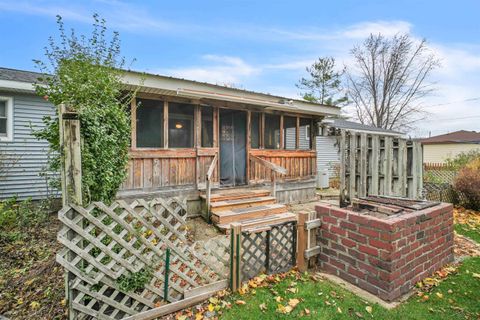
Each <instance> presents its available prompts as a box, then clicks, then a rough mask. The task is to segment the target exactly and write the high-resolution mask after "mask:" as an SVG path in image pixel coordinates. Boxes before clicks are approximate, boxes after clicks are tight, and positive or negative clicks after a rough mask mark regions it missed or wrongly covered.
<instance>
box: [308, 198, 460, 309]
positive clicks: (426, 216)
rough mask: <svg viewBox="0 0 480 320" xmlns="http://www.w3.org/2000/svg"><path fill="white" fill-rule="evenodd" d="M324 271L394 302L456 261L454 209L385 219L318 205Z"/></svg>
mask: <svg viewBox="0 0 480 320" xmlns="http://www.w3.org/2000/svg"><path fill="white" fill-rule="evenodd" d="M316 211H317V214H318V217H319V218H320V219H321V221H322V226H321V228H320V232H319V233H318V237H319V243H320V244H321V246H322V253H321V254H320V255H319V256H318V262H319V264H320V267H321V268H322V269H323V270H324V271H325V272H327V273H331V274H334V275H336V276H338V277H340V278H342V279H344V280H346V281H348V282H350V283H352V284H355V285H357V286H359V287H360V288H362V289H364V290H367V291H368V292H370V293H373V294H375V295H377V296H379V297H380V298H382V299H384V300H387V301H392V300H395V299H397V298H398V297H400V296H401V295H402V294H405V293H406V292H408V291H409V290H410V289H411V288H412V287H413V286H414V285H415V284H416V283H417V282H418V281H420V280H422V279H423V278H425V277H428V276H429V275H431V274H433V273H434V272H435V271H436V270H438V269H439V268H441V267H442V266H443V265H445V264H447V263H449V262H452V261H453V207H452V205H451V204H446V203H442V204H440V205H437V206H435V207H432V208H427V209H424V210H420V211H414V212H411V213H406V214H403V215H401V216H398V217H393V218H387V219H380V218H377V217H372V216H369V215H365V214H360V213H357V212H354V211H351V210H348V209H341V208H338V207H335V206H331V205H328V204H319V205H317V206H316Z"/></svg>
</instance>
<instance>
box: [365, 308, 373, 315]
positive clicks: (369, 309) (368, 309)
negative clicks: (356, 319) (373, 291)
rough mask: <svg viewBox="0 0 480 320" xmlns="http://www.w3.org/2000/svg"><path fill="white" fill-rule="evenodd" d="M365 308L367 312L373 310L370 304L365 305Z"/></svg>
mask: <svg viewBox="0 0 480 320" xmlns="http://www.w3.org/2000/svg"><path fill="white" fill-rule="evenodd" d="M365 310H367V312H368V313H370V314H371V313H372V311H373V308H372V307H371V306H366V307H365Z"/></svg>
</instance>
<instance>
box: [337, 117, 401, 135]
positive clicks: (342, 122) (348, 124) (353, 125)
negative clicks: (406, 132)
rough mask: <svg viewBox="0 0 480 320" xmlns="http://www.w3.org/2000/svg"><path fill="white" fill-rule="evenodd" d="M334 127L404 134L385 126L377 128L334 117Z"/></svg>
mask: <svg viewBox="0 0 480 320" xmlns="http://www.w3.org/2000/svg"><path fill="white" fill-rule="evenodd" d="M332 127H335V128H339V129H350V130H361V131H371V132H379V133H388V134H395V135H403V133H402V132H398V131H394V130H387V129H383V128H377V127H374V126H369V125H366V124H361V123H358V122H353V121H348V120H345V119H334V120H333V124H332Z"/></svg>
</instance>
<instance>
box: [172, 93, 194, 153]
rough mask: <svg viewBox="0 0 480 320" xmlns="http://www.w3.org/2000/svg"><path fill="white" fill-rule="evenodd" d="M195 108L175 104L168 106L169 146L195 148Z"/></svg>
mask: <svg viewBox="0 0 480 320" xmlns="http://www.w3.org/2000/svg"><path fill="white" fill-rule="evenodd" d="M193 114H194V106H193V105H191V104H184V103H174V102H171V103H169V105H168V146H169V147H170V148H193V128H194V125H193V124H194V116H193Z"/></svg>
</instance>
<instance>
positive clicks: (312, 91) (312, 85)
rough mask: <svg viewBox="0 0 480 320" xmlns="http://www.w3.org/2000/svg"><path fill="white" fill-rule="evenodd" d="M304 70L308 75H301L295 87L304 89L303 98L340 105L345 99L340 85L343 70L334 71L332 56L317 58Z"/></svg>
mask: <svg viewBox="0 0 480 320" xmlns="http://www.w3.org/2000/svg"><path fill="white" fill-rule="evenodd" d="M306 70H307V72H308V75H309V77H308V78H303V77H302V79H300V81H299V82H298V84H297V88H299V89H302V90H306V91H305V92H303V93H302V97H303V99H305V100H307V101H311V102H317V103H321V104H328V105H341V104H344V103H345V102H346V101H347V97H346V96H344V95H342V92H343V88H342V87H341V83H342V81H341V79H342V76H343V74H344V72H345V70H341V71H335V59H334V58H332V57H325V58H318V60H317V61H315V62H314V63H313V64H312V65H311V66H310V67H307V68H306Z"/></svg>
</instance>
